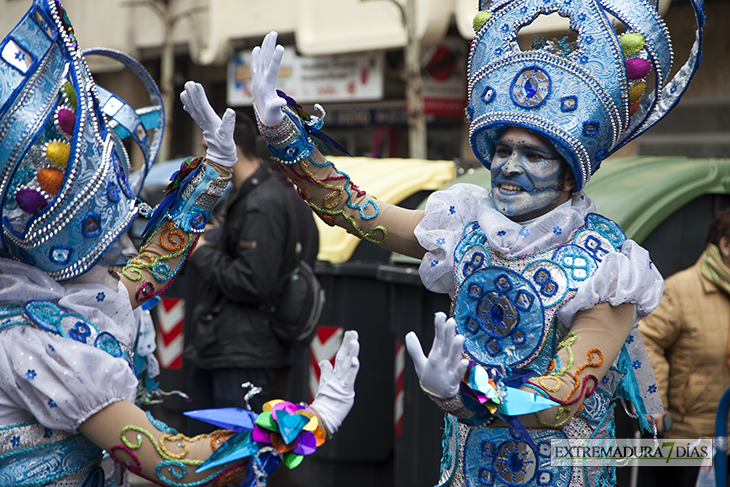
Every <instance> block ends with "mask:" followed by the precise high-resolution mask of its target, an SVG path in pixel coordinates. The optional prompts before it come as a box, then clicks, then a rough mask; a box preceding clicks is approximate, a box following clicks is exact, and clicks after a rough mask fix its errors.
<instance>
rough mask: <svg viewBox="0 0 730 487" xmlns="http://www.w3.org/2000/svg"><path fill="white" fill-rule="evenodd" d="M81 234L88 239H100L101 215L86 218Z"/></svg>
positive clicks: (82, 224)
mask: <svg viewBox="0 0 730 487" xmlns="http://www.w3.org/2000/svg"><path fill="white" fill-rule="evenodd" d="M81 232H82V233H83V234H84V237H86V238H92V237H98V236H99V235H101V225H99V215H97V214H91V215H89V216H87V217H86V218H84V220H83V222H82V223H81Z"/></svg>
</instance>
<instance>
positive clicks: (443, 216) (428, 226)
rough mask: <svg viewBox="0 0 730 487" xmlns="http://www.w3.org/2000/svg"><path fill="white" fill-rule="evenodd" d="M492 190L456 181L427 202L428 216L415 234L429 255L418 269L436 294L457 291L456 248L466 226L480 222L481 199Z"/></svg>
mask: <svg viewBox="0 0 730 487" xmlns="http://www.w3.org/2000/svg"><path fill="white" fill-rule="evenodd" d="M488 195H489V191H488V190H487V189H485V188H482V187H480V186H476V185H473V184H455V185H454V186H452V187H450V188H448V189H446V190H444V191H437V192H435V193H433V194H432V195H431V196H430V197H429V198H428V202H427V203H426V216H425V217H424V218H423V220H421V222H420V223H419V224H418V226H417V227H416V230H415V231H414V234H415V235H416V238H417V239H418V242H419V243H420V244H421V246H422V247H423V248H424V249H426V251H427V252H426V255H425V256H424V257H423V259H422V260H421V266H420V268H419V270H418V272H419V274H420V276H421V281H423V284H424V286H426V288H427V289H429V290H430V291H433V292H435V293H442V294H449V295H451V296H453V295H454V293H455V292H456V289H455V286H454V276H453V272H454V248H455V247H456V245H457V244H458V243H459V240H460V239H461V236H462V232H463V230H464V227H465V226H466V225H468V224H469V223H471V222H473V221H476V220H477V216H478V214H479V204H478V203H479V201H481V200H482V199H483V198H486V197H487V196H488Z"/></svg>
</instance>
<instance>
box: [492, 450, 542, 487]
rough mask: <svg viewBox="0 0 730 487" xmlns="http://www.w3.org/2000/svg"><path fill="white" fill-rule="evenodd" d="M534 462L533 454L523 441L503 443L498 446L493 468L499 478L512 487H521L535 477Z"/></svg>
mask: <svg viewBox="0 0 730 487" xmlns="http://www.w3.org/2000/svg"><path fill="white" fill-rule="evenodd" d="M535 460H536V458H535V452H534V451H533V450H532V448H531V447H530V445H528V444H527V443H525V442H524V441H505V442H504V443H502V444H501V445H500V446H499V450H498V451H497V458H496V459H495V461H494V466H495V468H496V470H497V475H498V476H499V478H501V479H502V480H504V481H506V482H509V483H510V484H512V485H515V484H516V485H522V484H527V483H528V482H529V481H530V480H532V477H533V476H534V475H535V469H536V467H537V465H536V462H535Z"/></svg>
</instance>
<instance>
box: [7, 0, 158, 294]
mask: <svg viewBox="0 0 730 487" xmlns="http://www.w3.org/2000/svg"><path fill="white" fill-rule="evenodd" d="M84 54H85V53H83V52H82V51H81V50H80V49H79V47H78V43H77V41H76V37H75V34H74V31H73V27H72V26H71V24H70V22H69V20H68V17H67V16H66V13H65V11H64V10H63V7H62V6H61V4H60V3H59V2H57V1H56V0H34V2H33V5H32V7H31V8H30V10H29V11H28V12H27V13H26V14H25V16H24V17H23V18H22V20H21V21H20V22H19V23H18V25H17V26H16V27H15V29H13V31H12V32H10V34H8V35H7V37H6V38H5V39H4V40H3V41H2V44H0V216H1V217H2V233H1V234H0V248H1V249H2V250H3V251H4V252H5V254H6V255H8V256H10V257H12V258H14V259H16V260H19V261H21V262H24V263H26V264H29V265H32V266H35V267H38V268H39V269H42V270H44V271H46V272H47V273H48V274H49V275H50V276H51V277H52V278H53V279H56V280H59V281H62V280H67V279H72V278H74V277H77V276H79V275H81V274H83V273H84V272H86V271H87V270H89V269H90V268H91V267H93V266H94V265H95V264H96V262H98V260H99V259H100V258H101V256H102V255H103V254H104V253H105V252H106V251H107V250H108V249H109V247H110V246H111V245H112V244H113V243H114V242H115V241H116V240H117V239H118V237H119V236H120V235H121V234H122V233H124V232H125V231H126V230H127V228H128V227H129V225H130V223H131V222H132V220H133V219H134V217H135V216H136V215H137V208H136V206H135V205H136V204H135V199H136V197H137V194H138V193H139V191H140V189H141V186H142V182H143V180H144V176H145V175H146V173H147V170H148V169H149V166H150V165H151V164H152V161H153V160H154V158H155V156H156V154H157V151H158V149H159V146H160V143H161V139H162V127H163V126H164V120H163V118H164V115H163V110H162V105H161V96H160V94H159V90H158V89H157V87H156V85H155V83H154V82H153V81H152V79H151V78H150V76H149V75H148V74H147V73H146V71H144V69H143V68H142V66H141V65H139V63H137V62H136V61H134V60H132V59H131V58H129V57H128V56H126V55H124V54H122V53H119V52H116V51H100V50H96V51H92V52H90V53H89V54H97V55H99V54H101V55H108V56H110V57H113V58H114V59H116V60H118V61H120V62H121V63H122V64H124V65H125V66H127V67H129V68H131V69H132V71H133V72H134V73H135V75H136V76H137V77H138V78H139V79H140V81H141V82H142V84H143V86H144V87H145V89H146V90H147V92H148V95H149V96H150V100H151V102H152V105H151V106H150V107H147V108H144V109H140V110H134V109H133V108H132V107H130V106H129V105H128V104H127V103H126V102H124V101H123V100H121V99H120V98H119V97H117V96H115V95H113V94H112V93H110V92H108V91H106V90H104V89H102V88H101V87H98V86H96V84H95V83H94V80H93V79H92V77H91V75H90V73H89V69H88V67H87V65H86V62H85V60H84V57H83V55H84ZM126 137H130V138H131V139H132V140H133V141H134V142H135V143H137V145H139V147H140V148H141V150H142V153H143V154H144V159H145V161H144V162H145V163H144V164H143V167H142V169H141V170H139V171H137V172H135V173H132V171H131V164H130V160H129V156H128V154H127V152H126V150H125V148H124V145H123V144H122V139H124V138H126Z"/></svg>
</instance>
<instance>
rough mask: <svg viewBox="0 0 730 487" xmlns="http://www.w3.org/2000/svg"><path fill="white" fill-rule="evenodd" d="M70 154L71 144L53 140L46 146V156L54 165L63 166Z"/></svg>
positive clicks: (66, 163)
mask: <svg viewBox="0 0 730 487" xmlns="http://www.w3.org/2000/svg"><path fill="white" fill-rule="evenodd" d="M70 155H71V146H70V145H68V144H66V143H65V142H58V141H53V142H51V143H50V144H48V146H47V147H46V156H47V157H48V160H49V161H51V163H52V164H53V165H54V166H56V167H60V168H65V167H66V166H67V165H68V158H69V156H70Z"/></svg>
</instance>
